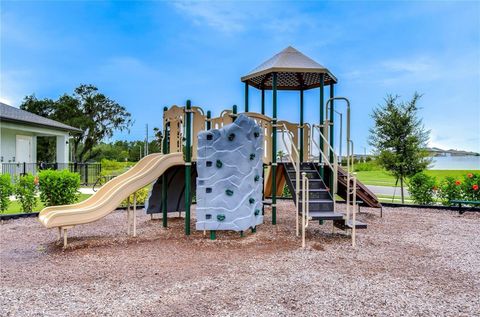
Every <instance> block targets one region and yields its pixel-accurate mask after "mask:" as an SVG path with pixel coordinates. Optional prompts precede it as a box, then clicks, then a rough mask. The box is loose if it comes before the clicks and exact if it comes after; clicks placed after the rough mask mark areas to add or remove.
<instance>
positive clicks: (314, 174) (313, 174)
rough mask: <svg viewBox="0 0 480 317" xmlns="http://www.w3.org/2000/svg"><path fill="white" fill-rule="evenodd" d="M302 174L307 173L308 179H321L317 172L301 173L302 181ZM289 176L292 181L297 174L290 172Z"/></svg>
mask: <svg viewBox="0 0 480 317" xmlns="http://www.w3.org/2000/svg"><path fill="white" fill-rule="evenodd" d="M302 173H305V174H306V176H307V178H308V179H320V174H318V172H317V171H301V172H300V179H301V178H302ZM288 176H289V177H290V179H295V177H297V173H296V172H295V171H288Z"/></svg>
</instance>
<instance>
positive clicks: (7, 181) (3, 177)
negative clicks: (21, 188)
mask: <svg viewBox="0 0 480 317" xmlns="http://www.w3.org/2000/svg"><path fill="white" fill-rule="evenodd" d="M12 194H13V187H12V183H11V178H10V175H9V174H0V212H2V213H3V212H4V211H5V210H7V209H8V206H9V205H10V195H12Z"/></svg>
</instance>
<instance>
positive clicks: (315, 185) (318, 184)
mask: <svg viewBox="0 0 480 317" xmlns="http://www.w3.org/2000/svg"><path fill="white" fill-rule="evenodd" d="M291 181H292V185H293V187H294V188H297V186H296V183H297V181H296V180H295V179H292V180H291ZM308 183H309V185H310V189H325V184H324V183H323V181H322V180H321V179H310V180H309V182H308ZM301 184H302V181H301V180H300V188H302V185H301Z"/></svg>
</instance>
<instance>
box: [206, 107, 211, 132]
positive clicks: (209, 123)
mask: <svg viewBox="0 0 480 317" xmlns="http://www.w3.org/2000/svg"><path fill="white" fill-rule="evenodd" d="M211 118H212V112H211V111H210V110H208V111H207V130H210V129H211V128H212V123H211V122H210V119H211Z"/></svg>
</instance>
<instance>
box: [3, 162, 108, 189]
mask: <svg viewBox="0 0 480 317" xmlns="http://www.w3.org/2000/svg"><path fill="white" fill-rule="evenodd" d="M0 165H1V172H2V174H9V175H10V176H11V177H12V182H13V181H14V179H15V176H16V175H24V174H27V173H29V174H33V175H37V173H38V172H39V171H41V170H46V169H53V170H62V169H68V170H69V171H71V172H75V173H78V174H80V182H81V184H82V185H87V186H88V185H93V184H94V183H95V181H96V180H97V179H98V178H99V177H100V175H101V172H102V164H100V163H0Z"/></svg>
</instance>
